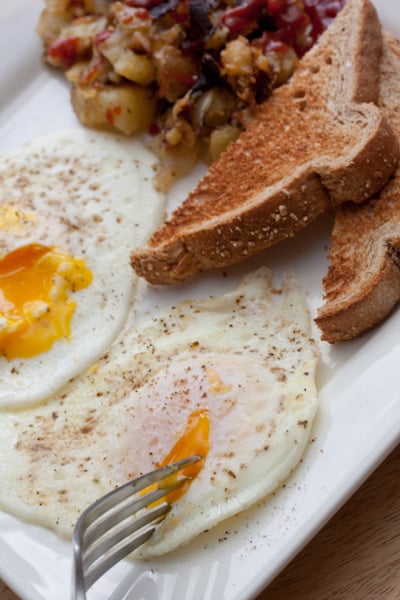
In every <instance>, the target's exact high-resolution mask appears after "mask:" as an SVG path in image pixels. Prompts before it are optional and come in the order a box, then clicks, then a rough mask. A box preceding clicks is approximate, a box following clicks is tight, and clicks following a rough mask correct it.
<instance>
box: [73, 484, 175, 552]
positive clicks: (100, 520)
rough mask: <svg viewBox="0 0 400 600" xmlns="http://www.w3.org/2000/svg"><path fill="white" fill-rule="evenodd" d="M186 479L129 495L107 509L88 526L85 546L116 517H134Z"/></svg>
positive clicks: (111, 523)
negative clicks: (141, 494)
mask: <svg viewBox="0 0 400 600" xmlns="http://www.w3.org/2000/svg"><path fill="white" fill-rule="evenodd" d="M185 481H187V477H182V478H181V479H179V480H177V481H176V482H174V483H173V484H171V485H169V486H168V487H167V486H166V487H162V488H157V489H155V490H153V491H151V492H148V493H147V494H144V495H143V496H139V498H136V496H135V495H134V496H133V497H130V496H128V498H125V499H124V500H122V501H121V502H119V503H118V504H115V506H112V507H111V508H109V509H108V510H106V512H104V513H103V514H101V515H100V516H99V517H97V519H96V520H95V521H92V522H91V523H90V525H89V526H88V527H87V529H86V531H85V533H84V536H83V542H84V546H85V547H88V546H90V544H91V543H92V542H93V541H94V540H97V539H98V538H100V537H101V536H102V535H103V534H104V533H105V532H106V531H108V530H109V529H110V528H111V527H113V526H114V525H115V522H116V519H118V521H122V520H123V519H125V518H126V517H132V515H135V514H137V513H138V512H139V511H140V510H141V509H142V508H145V507H146V506H149V505H150V504H152V503H153V502H156V501H157V500H159V499H160V498H163V497H164V496H166V495H167V494H168V493H169V492H172V491H173V490H175V489H177V488H179V487H181V485H183V483H184V482H185ZM117 501H118V499H117Z"/></svg>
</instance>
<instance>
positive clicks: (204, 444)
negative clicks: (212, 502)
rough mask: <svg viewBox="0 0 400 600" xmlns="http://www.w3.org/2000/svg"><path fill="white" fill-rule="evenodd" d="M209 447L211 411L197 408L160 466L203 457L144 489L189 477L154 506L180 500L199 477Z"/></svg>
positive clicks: (145, 491)
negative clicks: (192, 457) (193, 457)
mask: <svg viewBox="0 0 400 600" xmlns="http://www.w3.org/2000/svg"><path fill="white" fill-rule="evenodd" d="M209 449H210V416H209V412H208V410H206V409H202V410H195V411H193V412H192V413H191V414H190V415H189V418H188V420H187V423H186V427H185V430H184V432H183V434H182V435H181V436H180V437H179V439H178V440H177V441H176V443H175V444H174V446H173V447H172V448H171V450H170V451H169V453H168V454H167V456H166V457H165V458H164V460H163V461H162V462H161V464H160V467H165V466H166V465H170V464H172V463H174V462H176V461H178V460H181V459H182V458H188V457H190V456H200V457H201V459H200V460H198V461H197V462H195V463H193V464H192V465H190V466H189V467H186V469H182V471H179V472H178V473H175V474H174V475H171V476H170V477H167V478H166V479H164V480H163V481H162V483H158V484H154V485H152V486H149V487H147V488H146V489H145V490H143V493H144V494H145V493H146V494H147V493H148V492H149V491H151V490H152V489H156V488H157V487H164V486H168V485H169V484H171V483H174V482H175V481H176V480H178V479H179V478H181V477H182V476H184V477H187V479H186V481H185V482H184V483H183V485H182V486H181V487H180V488H178V489H177V490H174V491H172V492H170V493H169V494H167V495H166V496H165V497H164V498H162V499H161V500H159V501H157V502H154V503H153V505H152V506H155V505H157V504H159V503H161V502H163V501H164V500H167V501H168V502H169V503H171V502H175V500H178V498H180V497H181V496H183V494H185V493H186V491H187V490H188V488H189V486H190V484H191V483H192V481H193V479H195V478H196V477H197V475H198V474H199V473H200V471H201V469H202V468H203V465H204V461H205V459H206V456H207V454H208V451H209Z"/></svg>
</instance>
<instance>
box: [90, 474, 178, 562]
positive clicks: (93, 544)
mask: <svg viewBox="0 0 400 600" xmlns="http://www.w3.org/2000/svg"><path fill="white" fill-rule="evenodd" d="M186 480H187V478H185V479H180V480H179V481H176V482H174V483H173V484H172V485H170V486H168V487H165V488H163V489H157V490H155V491H154V492H151V493H150V494H146V496H147V498H146V497H145V496H144V497H143V498H140V499H139V500H136V501H134V502H130V503H129V504H127V506H125V507H124V509H123V510H122V511H121V512H120V511H118V520H116V518H115V511H113V513H112V515H111V518H107V519H105V520H104V522H103V523H102V524H101V527H100V531H98V529H97V521H96V522H95V523H94V525H96V527H95V528H93V527H92V530H91V531H90V532H89V533H90V534H91V536H90V542H88V541H87V539H86V538H87V536H86V534H85V535H84V546H85V548H87V550H85V549H84V551H83V564H84V567H85V568H86V567H87V566H89V564H90V563H91V562H93V561H94V560H96V559H97V558H98V557H99V556H101V555H102V554H104V553H105V552H107V551H108V550H109V549H110V548H111V547H112V546H113V545H114V544H116V543H118V542H119V541H121V539H123V537H124V533H125V532H126V533H127V534H130V533H132V532H133V531H135V530H139V529H140V528H141V527H143V526H144V525H147V524H148V523H150V522H151V521H153V520H154V519H155V518H157V517H158V516H160V515H159V514H158V511H157V508H158V506H156V507H153V508H149V509H148V510H145V511H140V509H141V508H142V507H144V506H147V505H150V504H152V503H153V502H154V501H155V500H158V499H159V498H161V497H163V496H166V495H167V494H168V493H169V492H172V491H173V490H176V489H178V488H179V487H181V486H182V485H183V483H184V482H185V481H186ZM137 505H138V506H139V508H138V506H137ZM159 506H160V505H159ZM161 506H162V505H161ZM164 506H166V507H169V504H168V503H167V502H164ZM138 513H139V515H138ZM166 513H167V510H166V509H164V510H163V511H161V513H160V514H162V515H163V516H165V514H166Z"/></svg>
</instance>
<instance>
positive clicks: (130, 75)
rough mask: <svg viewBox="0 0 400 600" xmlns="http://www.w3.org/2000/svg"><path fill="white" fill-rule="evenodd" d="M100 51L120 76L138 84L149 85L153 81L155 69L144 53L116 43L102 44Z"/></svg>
mask: <svg viewBox="0 0 400 600" xmlns="http://www.w3.org/2000/svg"><path fill="white" fill-rule="evenodd" d="M101 53H102V54H103V56H105V57H106V58H107V59H108V60H109V61H110V63H111V64H112V65H113V67H114V70H115V72H116V73H118V74H119V75H122V77H126V79H130V81H134V82H135V83H138V84H139V85H149V84H150V83H151V82H152V81H154V77H155V70H154V66H153V62H152V60H151V58H149V57H148V56H146V55H145V54H136V53H135V52H132V51H131V50H127V49H124V48H121V47H120V46H118V45H112V46H109V47H107V45H106V44H104V45H103V47H102V49H101Z"/></svg>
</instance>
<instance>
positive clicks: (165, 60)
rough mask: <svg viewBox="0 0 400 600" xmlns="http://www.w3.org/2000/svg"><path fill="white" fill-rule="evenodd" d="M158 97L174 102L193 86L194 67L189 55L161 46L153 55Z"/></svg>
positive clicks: (173, 48) (170, 47)
mask: <svg viewBox="0 0 400 600" xmlns="http://www.w3.org/2000/svg"><path fill="white" fill-rule="evenodd" d="M153 58H154V62H155V66H156V73H157V81H158V85H159V95H160V97H161V98H166V100H168V102H175V101H176V100H178V98H180V97H181V96H183V95H184V94H185V93H186V92H187V91H188V90H189V89H190V88H191V87H192V85H193V83H194V77H195V74H196V67H195V65H194V63H193V60H192V58H191V56H190V55H187V56H185V55H184V54H183V53H182V52H181V51H180V50H179V49H178V48H175V47H174V46H168V45H166V46H162V47H161V48H160V49H158V50H157V51H156V52H155V53H154V56H153Z"/></svg>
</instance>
